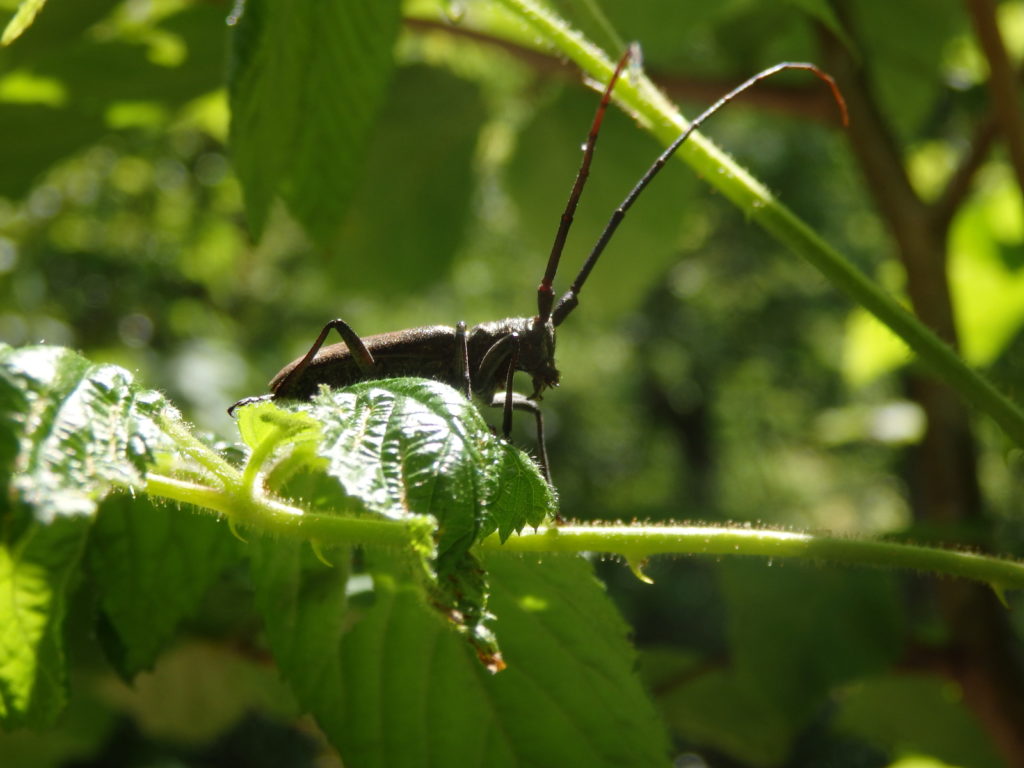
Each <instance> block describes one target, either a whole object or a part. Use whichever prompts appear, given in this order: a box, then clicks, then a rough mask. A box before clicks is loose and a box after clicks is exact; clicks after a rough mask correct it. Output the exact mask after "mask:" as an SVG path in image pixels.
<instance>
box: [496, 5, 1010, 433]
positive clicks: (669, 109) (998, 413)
mask: <svg viewBox="0 0 1024 768" xmlns="http://www.w3.org/2000/svg"><path fill="white" fill-rule="evenodd" d="M501 3H502V4H503V5H504V6H505V7H506V8H508V9H509V10H510V11H511V12H512V13H513V14H515V15H516V16H517V17H519V18H520V19H522V20H523V21H524V22H526V23H527V24H528V25H529V26H530V27H531V28H532V29H533V30H534V31H536V32H537V33H538V34H540V35H541V36H542V37H543V38H544V39H546V40H548V41H549V42H550V43H551V44H552V45H553V46H554V47H555V48H557V49H558V50H559V51H560V52H561V53H562V54H564V55H565V56H567V57H568V58H570V59H572V60H573V61H574V62H575V63H576V64H577V65H578V66H579V67H580V68H581V69H582V70H583V71H584V72H585V73H586V74H587V75H589V76H590V77H592V78H594V79H595V80H598V81H606V80H607V79H608V77H609V76H610V75H611V72H612V70H613V64H612V61H611V60H610V59H609V58H608V57H607V56H606V55H605V54H604V52H603V51H601V50H600V49H599V48H598V47H597V46H595V45H594V44H593V43H591V42H590V41H588V40H587V39H586V38H584V37H583V36H582V35H581V34H580V33H578V32H576V31H575V30H573V29H571V27H570V26H569V25H568V24H567V23H566V22H565V21H564V20H562V19H560V18H558V17H557V16H555V15H554V14H552V13H551V12H550V11H548V10H547V9H546V8H543V7H541V6H540V5H538V4H537V3H536V2H534V0H501ZM615 96H616V101H617V102H618V103H619V104H621V105H622V106H623V107H624V108H625V109H626V110H627V111H629V112H631V113H632V114H634V115H636V117H637V119H638V120H639V121H640V122H641V124H642V125H643V126H644V127H645V128H646V129H647V130H648V131H649V132H650V133H651V134H652V135H654V136H655V137H656V138H657V139H658V140H659V141H661V142H662V143H663V144H664V145H665V146H668V144H670V143H671V142H672V141H673V140H674V139H675V138H676V137H677V136H679V135H680V133H682V131H683V130H684V129H685V128H686V125H687V123H686V121H685V120H684V119H683V117H682V116H681V115H680V114H679V113H678V111H677V110H676V109H675V107H674V106H673V105H672V104H671V103H670V102H669V101H668V100H667V99H665V98H664V97H663V96H662V95H661V94H660V93H659V92H658V90H657V89H656V88H655V87H654V85H653V84H652V83H651V82H650V81H649V80H648V79H647V78H646V77H644V76H642V75H641V76H640V77H639V78H635V77H633V75H632V73H630V75H629V76H628V77H623V78H622V79H621V80H620V81H619V84H618V86H617V87H616V89H615ZM854 117H855V119H856V116H854ZM676 156H677V157H678V158H679V159H680V160H682V161H683V162H685V163H686V164H688V165H689V166H691V167H692V168H693V169H694V170H695V171H697V173H699V174H700V175H701V176H702V178H704V179H705V180H706V181H707V182H708V183H709V184H710V185H711V186H713V187H715V188H716V189H717V190H718V191H720V192H721V193H722V194H723V195H725V196H726V197H727V198H729V199H730V200H731V201H733V203H735V204H736V205H737V206H738V207H739V208H740V209H741V210H742V211H744V212H745V213H746V215H747V216H749V217H750V218H751V219H753V220H754V221H756V222H757V223H758V224H760V225H761V226H762V227H764V229H765V230H767V231H768V232H769V233H770V234H771V235H772V236H773V237H775V238H776V239H777V240H778V241H779V242H781V243H784V244H785V245H787V246H788V247H789V248H790V250H792V251H794V252H795V253H797V254H798V255H800V256H802V257H803V258H804V259H806V260H807V261H808V262H810V264H811V265H812V266H814V267H815V268H816V269H818V271H820V272H821V273H822V274H823V275H824V276H825V277H826V278H827V279H828V280H829V281H830V282H832V283H833V285H835V286H836V287H837V288H839V289H840V290H842V291H844V292H845V293H846V294H847V295H848V296H850V297H851V298H852V299H853V300H854V301H856V302H857V303H858V304H860V305H861V306H862V307H864V308H865V309H866V310H868V311H869V312H871V313H872V314H873V315H874V316H875V317H877V318H878V319H879V320H880V321H881V322H882V323H884V324H885V325H886V326H887V327H888V328H889V329H890V330H891V331H892V332H893V333H895V334H896V335H897V336H899V337H900V338H901V339H902V340H903V341H904V342H905V343H906V344H907V346H909V347H910V348H911V349H912V350H913V351H914V352H915V353H916V354H917V355H918V357H919V358H920V359H921V361H922V362H923V363H925V364H926V365H927V366H928V367H929V368H930V369H931V370H932V371H934V372H935V373H937V374H938V375H939V376H940V377H941V378H942V379H944V380H945V381H946V382H947V383H948V384H949V385H950V386H951V387H953V388H954V389H955V390H956V391H957V392H958V393H959V394H960V396H961V397H963V398H964V399H965V400H966V401H967V402H969V403H970V404H971V405H973V406H974V407H975V408H977V409H978V410H980V411H981V412H983V413H985V414H987V415H988V416H989V417H991V418H992V419H993V420H994V421H995V422H996V423H997V424H999V425H1000V427H1001V428H1002V429H1003V431H1004V432H1006V434H1007V435H1009V437H1010V438H1011V439H1012V440H1013V441H1014V442H1016V443H1017V444H1018V445H1020V446H1022V447H1024V410H1022V409H1021V408H1020V407H1019V406H1018V405H1017V404H1016V403H1014V402H1013V401H1011V400H1010V399H1009V398H1007V397H1006V396H1005V395H1003V394H1002V393H1001V392H1000V391H999V390H997V389H996V388H995V387H994V386H993V385H992V384H991V382H989V381H988V379H987V378H985V377H984V376H982V375H981V374H979V373H978V372H976V371H974V370H972V369H971V368H969V367H968V366H967V364H966V363H964V361H963V360H961V359H960V357H959V356H958V355H957V354H956V352H954V351H953V349H952V348H951V347H950V346H949V345H948V344H946V343H945V342H944V341H942V340H941V339H940V338H939V337H938V336H936V335H935V333H933V332H932V331H931V330H930V329H929V328H928V327H927V326H925V325H924V324H923V323H922V322H921V321H920V320H918V319H917V318H916V317H914V315H912V314H911V313H910V312H908V311H907V310H906V309H904V308H903V306H902V305H900V303H899V302H898V301H896V299H894V298H893V297H892V296H890V295H889V294H888V293H886V292H885V291H883V290H882V289H881V288H880V287H879V286H878V285H876V284H875V282H874V281H872V280H871V279H870V278H869V277H868V276H867V275H865V274H864V273H863V272H861V271H860V270H859V269H857V268H856V267H855V266H854V265H853V264H852V263H851V262H850V261H849V260H847V259H846V258H845V257H843V256H842V255H841V254H840V253H839V252H838V251H836V250H835V249H834V248H832V247H831V246H830V245H828V244H827V243H826V242H825V241H824V240H822V239H821V238H820V237H819V236H818V235H817V234H816V233H815V232H814V231H813V230H812V229H811V228H810V227H808V226H807V225H806V224H805V223H804V222H803V221H801V220H800V219H799V218H797V217H796V216H795V215H794V214H793V213H792V212H791V211H790V210H789V209H788V208H786V207H785V206H784V205H782V204H781V203H780V202H779V201H778V200H776V199H775V197H774V196H773V195H772V194H771V192H770V191H769V190H768V189H767V188H766V187H765V186H764V185H763V184H761V183H760V182H759V181H757V180H756V179H755V178H753V177H752V176H751V175H750V174H749V173H748V172H747V171H746V170H745V169H743V168H742V167H740V166H739V165H737V164H736V162H735V161H733V160H732V158H730V157H729V156H728V155H727V154H725V153H724V152H723V151H722V150H721V149H719V148H718V147H716V146H715V145H714V144H713V143H711V142H710V141H709V140H707V139H706V138H704V137H703V136H701V135H700V134H699V133H695V134H694V135H693V136H692V137H691V138H690V140H689V141H687V142H686V143H685V144H684V145H683V146H682V147H681V148H680V149H679V151H678V152H677V153H676Z"/></svg>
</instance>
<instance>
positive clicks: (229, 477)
mask: <svg viewBox="0 0 1024 768" xmlns="http://www.w3.org/2000/svg"><path fill="white" fill-rule="evenodd" d="M160 427H161V428H162V429H163V430H164V432H165V433H166V434H167V435H168V436H169V437H170V438H172V439H173V440H174V442H175V444H176V445H177V447H178V449H179V450H181V452H182V453H184V454H185V455H186V456H188V457H189V458H190V459H192V460H193V461H195V462H196V463H197V464H199V465H200V466H201V467H203V468H204V469H205V470H206V471H207V472H209V473H210V474H212V475H213V476H214V477H216V478H217V479H218V480H220V482H221V483H222V484H223V485H224V486H225V487H227V488H238V487H240V486H241V484H242V473H241V472H239V471H238V470H237V469H236V468H235V467H234V466H232V465H231V464H230V463H229V462H227V461H225V460H224V459H223V458H222V457H221V456H220V454H218V453H217V452H216V451H215V450H213V449H212V448H210V446H208V445H206V444H205V443H204V442H203V441H202V440H200V439H199V438H197V437H196V436H195V435H193V434H192V432H191V431H190V430H189V429H188V427H186V426H185V424H184V423H183V422H182V421H181V419H180V417H179V416H178V415H177V411H174V415H169V414H167V413H164V414H163V415H162V416H161V418H160Z"/></svg>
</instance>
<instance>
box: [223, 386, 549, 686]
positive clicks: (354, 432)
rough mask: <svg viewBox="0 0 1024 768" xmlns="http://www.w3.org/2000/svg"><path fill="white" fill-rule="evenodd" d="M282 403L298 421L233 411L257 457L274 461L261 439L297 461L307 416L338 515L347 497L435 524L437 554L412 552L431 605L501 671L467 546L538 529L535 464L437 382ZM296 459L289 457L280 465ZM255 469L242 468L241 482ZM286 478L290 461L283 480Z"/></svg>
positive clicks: (261, 410) (541, 501)
mask: <svg viewBox="0 0 1024 768" xmlns="http://www.w3.org/2000/svg"><path fill="white" fill-rule="evenodd" d="M289 407H291V408H294V409H296V410H297V411H299V412H300V413H302V414H303V415H304V417H305V420H297V419H296V417H295V416H294V415H293V414H289V413H288V412H286V411H283V410H282V409H281V408H280V407H279V406H278V405H276V404H274V403H260V404H258V405H256V406H255V407H253V406H250V407H245V408H242V409H240V410H239V418H240V420H241V422H242V429H243V437H244V438H245V439H246V441H247V442H248V443H249V444H250V445H251V446H252V447H253V461H254V462H255V461H258V462H260V464H262V462H263V461H264V460H265V459H266V458H267V457H269V456H270V455H271V450H270V449H269V448H268V447H267V445H268V443H272V444H273V445H275V446H276V445H286V444H288V443H296V444H299V445H300V446H301V449H302V452H303V454H304V453H305V452H306V451H308V449H309V440H310V437H311V436H313V435H316V434H317V432H316V431H314V430H313V429H312V424H313V423H314V422H313V421H312V420H314V419H315V422H318V423H319V425H320V426H319V430H320V433H322V436H323V437H322V442H321V443H320V444H319V447H318V448H317V453H318V455H319V457H320V459H321V460H324V461H326V466H325V467H324V468H323V471H324V472H326V474H327V475H329V476H330V477H333V478H335V479H336V480H337V482H338V483H339V484H340V489H341V491H342V492H343V494H344V498H342V499H340V500H338V501H336V503H335V509H337V508H339V507H340V508H344V507H345V506H346V504H345V500H346V499H347V500H348V501H349V505H348V506H351V502H352V501H355V502H356V505H357V508H358V509H361V510H364V511H368V512H374V513H377V514H380V515H383V516H385V517H388V518H391V519H394V520H408V519H411V518H419V517H429V518H430V519H431V520H433V521H436V526H437V534H436V545H437V546H436V553H435V552H423V553H420V556H421V561H420V564H419V569H420V572H421V574H422V576H423V577H424V583H425V585H426V586H427V589H428V592H429V600H430V602H431V603H432V604H433V605H434V606H435V607H436V608H437V610H438V611H439V612H440V613H442V614H443V615H445V616H446V617H448V618H449V619H450V620H451V621H452V622H454V623H455V625H456V626H457V627H459V628H460V629H461V630H462V631H463V632H465V634H466V636H467V638H468V639H469V641H470V642H471V643H472V644H473V645H474V646H475V647H476V648H477V651H478V653H479V654H480V657H481V659H482V660H483V661H484V663H485V664H489V665H491V666H493V667H495V668H500V667H501V661H500V656H499V654H498V649H497V646H496V644H495V642H494V638H493V636H492V634H491V632H490V629H489V628H488V626H487V625H488V619H489V618H490V616H489V614H488V612H487V592H488V588H487V580H486V574H485V573H484V571H483V569H482V567H481V565H480V563H479V562H478V561H477V559H476V557H475V555H474V554H473V553H472V552H471V551H470V547H472V546H473V544H475V543H476V542H477V541H479V540H480V539H482V538H483V537H485V536H487V535H489V534H491V533H493V532H494V531H498V532H499V535H501V536H502V537H503V538H506V537H507V536H509V535H510V534H511V533H512V532H513V531H518V530H522V528H523V527H524V526H525V525H532V526H537V525H540V524H541V523H542V522H543V521H544V519H545V518H546V517H548V516H550V515H552V514H553V513H554V510H555V499H554V494H553V492H552V490H551V489H550V487H549V486H548V485H547V483H546V482H545V481H544V479H543V478H542V477H541V476H540V473H539V471H538V469H537V467H536V466H535V465H534V464H533V462H532V461H531V460H530V459H529V458H528V457H527V456H525V455H524V454H523V453H522V452H520V451H519V450H517V449H516V448H514V447H513V446H511V445H509V444H508V443H507V442H506V441H504V440H501V439H499V438H497V437H495V436H494V435H493V434H492V433H491V430H490V428H489V427H488V426H487V423H486V422H485V421H484V420H483V418H482V417H481V416H480V413H479V412H478V411H477V410H476V408H475V407H474V406H473V405H472V404H471V403H470V402H469V401H468V400H466V398H465V397H464V396H462V395H461V394H459V393H458V392H456V391H455V390H454V389H452V388H451V387H449V386H447V385H444V384H441V383H439V382H435V381H429V380H426V379H392V380H390V381H370V382H364V383H361V384H357V385H355V386H353V387H349V388H346V389H342V390H327V389H325V390H324V391H322V392H321V393H320V394H319V395H317V396H316V397H315V398H314V399H313V401H312V402H311V403H301V404H295V405H293V406H289ZM275 414H277V415H275ZM310 417H312V419H311V418H310ZM294 459H295V454H294V453H293V454H292V455H290V456H288V457H287V458H286V459H285V460H286V461H294ZM300 460H301V458H300ZM310 468H312V466H311V467H310ZM257 469H259V467H258V466H256V467H254V466H253V465H252V464H250V466H249V467H248V468H247V469H246V475H247V476H253V475H254V474H255V471H256V470H257ZM294 470H295V466H294V463H293V464H292V465H289V467H288V473H289V474H290V473H292V472H294ZM276 474H277V473H276V471H275V472H272V473H271V476H274V475H276ZM290 490H291V486H289V488H288V491H286V492H290ZM320 490H321V491H322V490H323V489H322V488H321V489H320Z"/></svg>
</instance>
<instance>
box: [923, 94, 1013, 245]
mask: <svg viewBox="0 0 1024 768" xmlns="http://www.w3.org/2000/svg"><path fill="white" fill-rule="evenodd" d="M998 135H999V125H998V123H997V122H996V116H995V113H994V112H989V113H988V114H986V115H985V116H984V117H983V118H982V119H981V120H979V121H978V124H977V125H976V126H975V127H974V137H973V138H972V139H971V143H970V148H969V149H968V150H967V153H966V154H965V155H964V156H963V157H962V158H961V159H960V164H959V165H958V166H957V168H956V170H955V171H954V172H953V175H952V176H950V178H949V181H948V182H946V188H945V189H943V190H942V194H941V195H939V198H938V199H937V200H936V201H935V202H934V203H933V204H932V221H933V226H934V227H935V228H936V229H937V230H939V231H941V232H946V231H948V230H949V224H950V222H951V221H952V220H953V217H954V216H955V215H956V212H957V211H958V210H959V209H960V206H961V205H962V204H963V202H964V200H965V199H966V198H967V194H968V193H969V192H970V191H971V184H972V183H973V182H974V176H975V174H976V173H977V172H978V169H979V168H981V166H982V163H984V162H985V158H986V157H988V153H989V151H990V150H991V149H992V144H993V143H994V142H995V139H996V136H998Z"/></svg>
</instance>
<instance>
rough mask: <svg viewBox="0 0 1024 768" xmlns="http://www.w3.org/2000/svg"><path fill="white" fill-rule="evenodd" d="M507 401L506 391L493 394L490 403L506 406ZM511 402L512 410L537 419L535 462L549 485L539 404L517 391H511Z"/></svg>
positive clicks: (546, 447) (549, 474)
mask: <svg viewBox="0 0 1024 768" xmlns="http://www.w3.org/2000/svg"><path fill="white" fill-rule="evenodd" d="M508 402H509V397H508V392H503V393H500V394H495V395H494V399H493V400H492V401H491V405H492V406H494V407H495V408H505V407H507V404H508ZM511 402H512V408H513V409H514V410H517V411H526V412H527V413H532V414H533V417H534V418H535V419H536V420H537V463H538V464H540V469H541V473H542V474H543V475H544V479H545V480H547V481H548V485H551V484H552V483H551V469H550V465H549V464H548V446H547V443H546V442H545V440H544V415H543V414H542V413H541V410H540V406H539V405H537V403H535V402H534V401H533V400H530V399H529V398H527V397H526V395H521V394H520V393H518V392H513V393H512V398H511Z"/></svg>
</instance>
